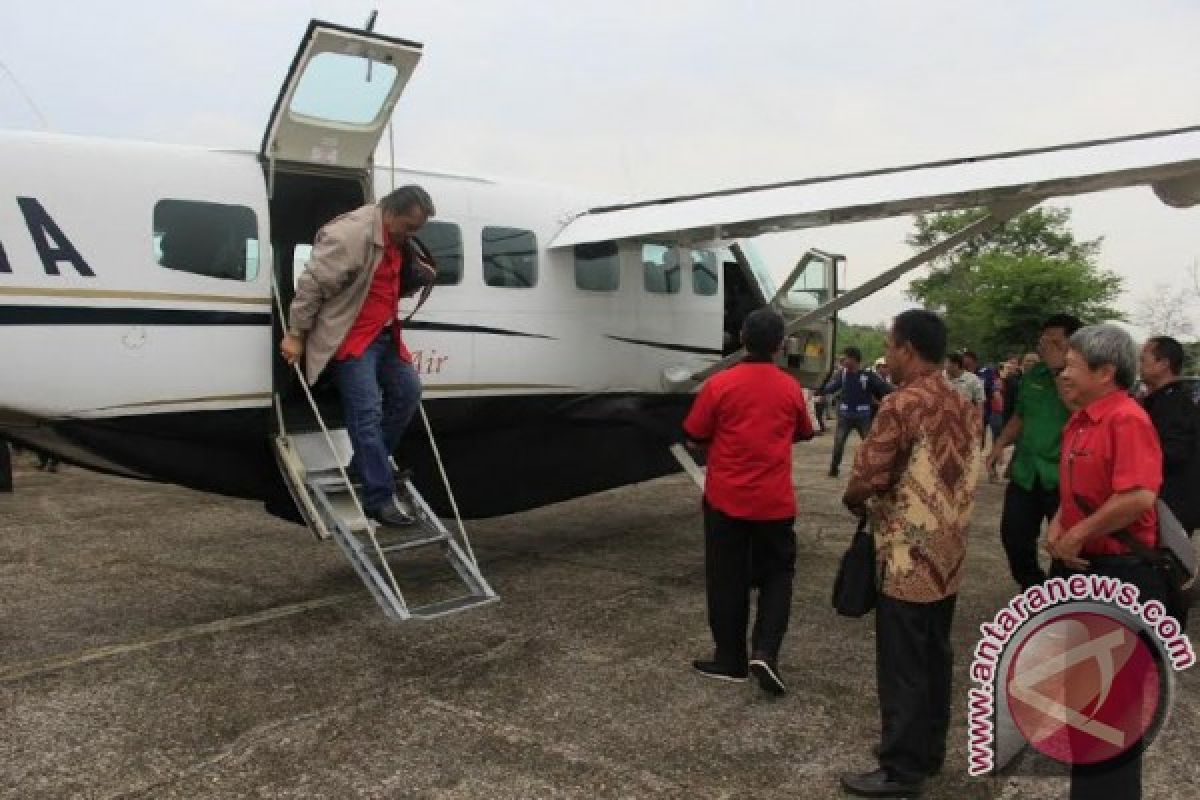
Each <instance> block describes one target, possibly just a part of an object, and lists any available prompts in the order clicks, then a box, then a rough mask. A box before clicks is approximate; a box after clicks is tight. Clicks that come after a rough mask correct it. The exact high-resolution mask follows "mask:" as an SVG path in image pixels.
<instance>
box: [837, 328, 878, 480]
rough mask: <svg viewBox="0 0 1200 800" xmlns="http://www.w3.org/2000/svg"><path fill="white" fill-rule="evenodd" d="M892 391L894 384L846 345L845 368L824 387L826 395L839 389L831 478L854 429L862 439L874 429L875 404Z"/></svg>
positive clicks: (843, 354)
mask: <svg viewBox="0 0 1200 800" xmlns="http://www.w3.org/2000/svg"><path fill="white" fill-rule="evenodd" d="M890 391H892V385H891V384H889V383H887V382H886V381H884V380H883V378H881V377H879V376H878V375H877V374H875V373H874V372H872V371H871V370H869V369H863V368H862V351H861V350H859V349H858V348H857V347H847V348H846V349H845V351H844V352H843V353H842V370H841V373H840V374H838V375H835V376H834V378H833V380H831V381H830V382H829V383H827V384H826V385H825V386H824V387H823V388H822V392H823V393H824V394H834V393H836V392H840V393H841V396H842V399H841V401H840V402H839V403H838V410H837V429H836V431H835V432H834V434H833V458H832V460H831V461H830V462H829V477H831V478H836V477H837V475H838V470H839V469H841V466H842V454H843V452H845V449H846V440H847V439H849V438H850V432H851V431H858V437H859V438H860V439H866V438H867V434H868V433H870V432H871V415H872V414H873V413H874V409H875V405H876V403H877V402H878V401H879V400H880V399H881V398H882V397H883V396H884V395H886V394H887V393H889V392H890Z"/></svg>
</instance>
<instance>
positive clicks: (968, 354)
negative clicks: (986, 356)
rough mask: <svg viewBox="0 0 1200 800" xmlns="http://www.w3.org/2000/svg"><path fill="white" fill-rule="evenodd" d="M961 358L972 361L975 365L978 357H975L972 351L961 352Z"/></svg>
mask: <svg viewBox="0 0 1200 800" xmlns="http://www.w3.org/2000/svg"><path fill="white" fill-rule="evenodd" d="M962 357H963V358H969V359H971V360H973V361H974V362H975V363H976V364H978V363H979V356H977V355H975V351H974V350H963V351H962Z"/></svg>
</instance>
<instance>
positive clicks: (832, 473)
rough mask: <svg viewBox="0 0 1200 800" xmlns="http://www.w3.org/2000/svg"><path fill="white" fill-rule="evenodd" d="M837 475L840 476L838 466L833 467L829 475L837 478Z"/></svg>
mask: <svg viewBox="0 0 1200 800" xmlns="http://www.w3.org/2000/svg"><path fill="white" fill-rule="evenodd" d="M837 476H838V471H837V468H836V467H835V468H833V469H831V470H829V477H831V478H836V477H837Z"/></svg>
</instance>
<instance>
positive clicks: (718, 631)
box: [704, 503, 796, 671]
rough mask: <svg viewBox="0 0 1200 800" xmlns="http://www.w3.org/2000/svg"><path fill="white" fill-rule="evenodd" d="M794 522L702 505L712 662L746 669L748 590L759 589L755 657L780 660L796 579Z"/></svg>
mask: <svg viewBox="0 0 1200 800" xmlns="http://www.w3.org/2000/svg"><path fill="white" fill-rule="evenodd" d="M793 522H794V520H793V519H783V520H771V521H768V522H760V521H756V520H745V519H737V518H735V517H730V516H728V515H726V514H723V513H721V512H720V511H718V510H716V509H715V508H712V507H711V506H709V505H708V504H707V503H705V504H704V575H705V588H706V594H707V596H708V625H709V627H710V628H711V629H712V636H713V643H714V645H715V646H716V655H715V656H714V660H716V661H717V662H718V663H719V664H721V665H722V666H724V667H725V668H727V669H731V670H736V671H741V670H744V669H745V668H746V662H747V661H748V657H747V655H746V625H747V623H748V622H749V618H750V587H751V585H754V586H757V587H758V610H757V612H756V614H755V617H754V631H753V633H752V634H751V638H750V642H751V644H750V646H751V652H753V653H754V654H755V655H761V656H764V657H766V658H767V659H768V660H769V661H771V662H772V663H774V662H775V660H776V659H777V658H778V657H779V647H780V645H781V644H783V634H784V633H786V632H787V626H788V617H789V615H790V614H791V610H792V579H793V577H794V576H795V574H796V532H795V531H794V530H793V529H792V525H793Z"/></svg>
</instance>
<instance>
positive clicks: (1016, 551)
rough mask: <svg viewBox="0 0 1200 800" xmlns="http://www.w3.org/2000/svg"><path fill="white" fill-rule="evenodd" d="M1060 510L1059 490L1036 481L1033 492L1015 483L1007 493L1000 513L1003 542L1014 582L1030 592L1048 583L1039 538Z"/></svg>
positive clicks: (1007, 489)
mask: <svg viewBox="0 0 1200 800" xmlns="http://www.w3.org/2000/svg"><path fill="white" fill-rule="evenodd" d="M1057 511H1058V489H1047V488H1045V487H1044V486H1042V485H1041V483H1040V482H1039V481H1038V480H1037V479H1036V478H1035V479H1034V482H1033V488H1032V489H1023V488H1021V487H1020V486H1018V485H1017V484H1016V482H1014V481H1009V482H1008V488H1006V489H1005V490H1004V511H1002V512H1001V514H1000V540H1001V541H1002V542H1003V543H1004V554H1005V555H1007V556H1008V569H1009V571H1010V572H1011V573H1012V576H1013V580H1015V581H1016V582H1017V583H1019V584H1020V585H1021V589H1022V590H1024V589H1028V588H1029V587H1030V586H1036V585H1037V584H1039V583H1041V582H1042V581H1044V580H1046V573H1045V571H1044V570H1043V569H1042V567H1041V565H1040V564H1039V563H1038V537H1039V536H1041V534H1042V523H1043V522H1047V523H1048V522H1049V521H1050V520H1051V519H1053V518H1054V514H1055V512H1057Z"/></svg>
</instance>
